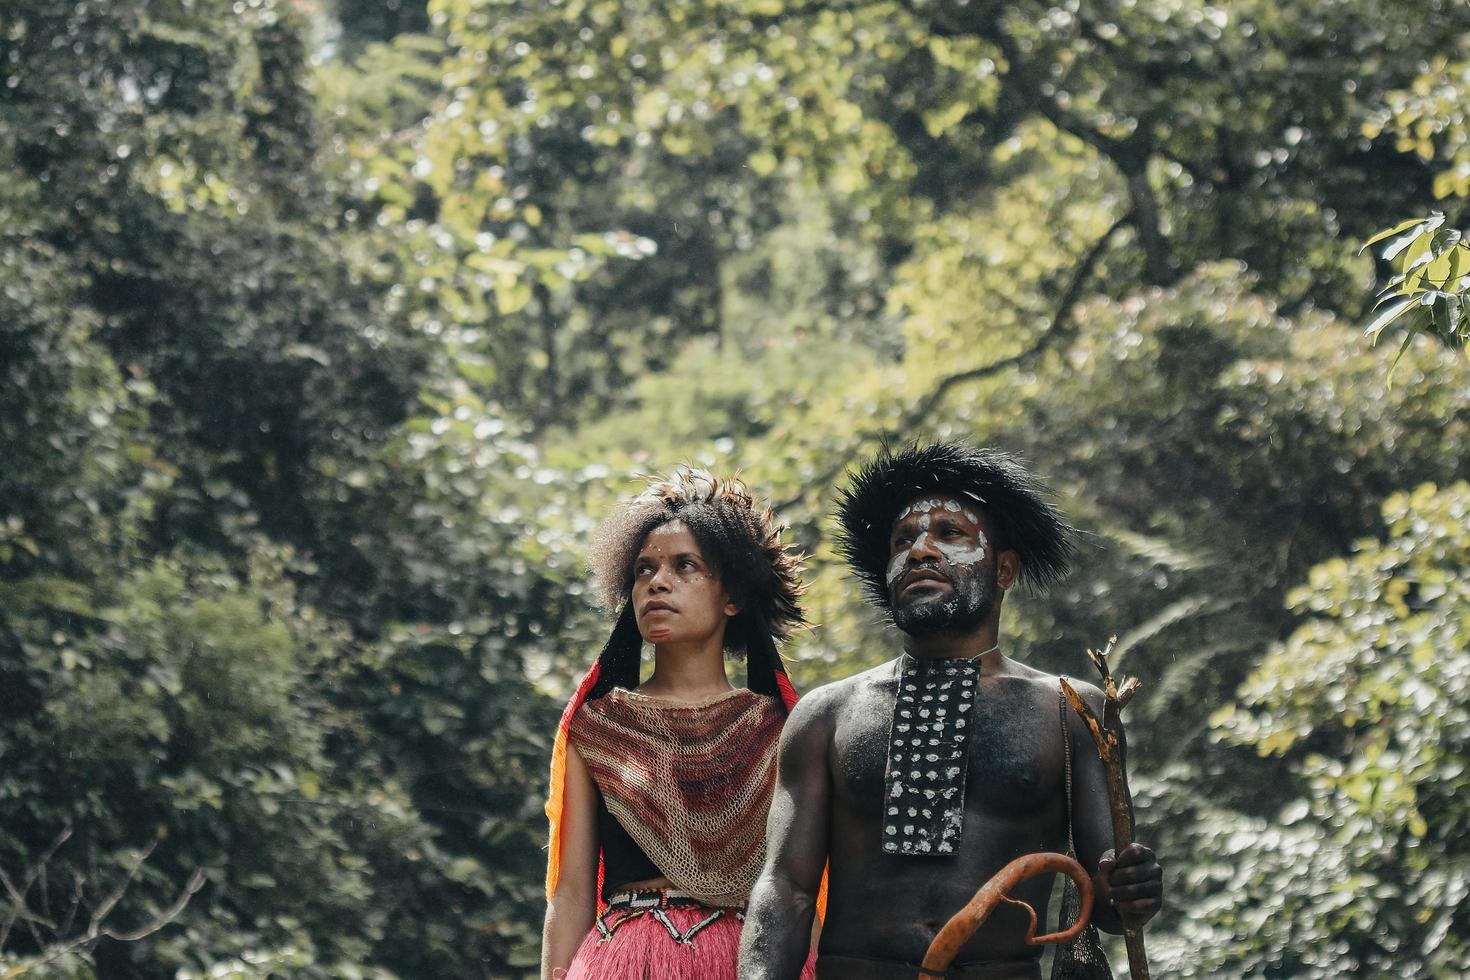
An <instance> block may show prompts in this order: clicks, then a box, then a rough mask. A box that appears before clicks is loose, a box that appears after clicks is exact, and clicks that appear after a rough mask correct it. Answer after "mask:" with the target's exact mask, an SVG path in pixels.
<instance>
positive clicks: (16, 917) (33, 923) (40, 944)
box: [0, 829, 206, 978]
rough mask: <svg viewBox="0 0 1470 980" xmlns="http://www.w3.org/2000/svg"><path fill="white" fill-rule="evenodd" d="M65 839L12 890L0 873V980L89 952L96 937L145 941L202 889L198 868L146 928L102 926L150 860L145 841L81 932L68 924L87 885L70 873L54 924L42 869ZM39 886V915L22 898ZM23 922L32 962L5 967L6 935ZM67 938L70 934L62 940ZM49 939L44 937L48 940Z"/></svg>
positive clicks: (10, 882)
mask: <svg viewBox="0 0 1470 980" xmlns="http://www.w3.org/2000/svg"><path fill="white" fill-rule="evenodd" d="M70 837H71V830H70V829H68V830H65V831H63V832H62V833H61V834H60V835H59V836H58V837H57V838H56V840H55V841H53V842H52V844H51V846H50V847H49V848H47V849H46V851H45V853H44V854H42V855H41V859H40V861H39V862H37V863H36V864H35V865H34V866H33V867H31V868H30V869H28V870H27V872H26V873H25V875H24V876H23V877H22V880H21V882H20V883H19V885H17V884H16V883H15V882H14V881H13V880H12V879H11V878H10V877H9V876H8V875H7V874H5V872H4V871H3V870H0V886H3V887H4V891H5V896H6V904H7V905H8V911H7V913H6V915H5V921H4V923H3V924H0V966H5V967H6V969H5V970H4V972H3V973H0V977H3V978H9V977H20V976H23V975H25V974H26V973H28V972H31V970H33V969H34V968H36V967H38V966H43V965H45V964H49V963H52V962H54V961H56V960H58V959H60V958H61V957H63V956H66V955H68V954H71V953H74V952H77V951H79V950H90V949H91V947H92V946H93V945H94V944H95V943H96V942H97V941H98V940H99V939H101V938H103V937H107V938H109V939H114V940H117V941H118V942H124V943H131V942H137V941H138V940H140V939H146V938H147V937H148V936H151V935H153V934H154V933H155V932H157V931H158V930H160V929H162V928H163V927H164V926H166V925H168V924H170V923H171V922H173V921H174V920H175V919H177V918H178V917H179V916H180V915H182V914H183V912H184V909H185V908H187V907H188V904H189V900H190V899H191V898H193V897H194V894H195V892H197V891H199V889H201V888H203V887H204V883H205V881H206V876H205V873H204V871H203V869H201V868H196V869H195V870H194V872H193V873H192V874H191V875H190V876H189V880H188V882H186V883H185V884H184V886H183V888H182V889H181V890H180V891H179V895H178V897H177V898H176V899H174V901H173V903H172V904H170V905H169V906H168V907H167V908H166V909H163V910H160V911H159V912H158V913H157V914H156V915H154V916H153V918H152V919H150V920H149V921H148V922H147V923H145V924H143V925H142V926H139V927H138V928H135V929H129V930H123V929H118V928H117V927H115V926H112V925H109V924H108V921H107V920H108V917H109V916H110V915H111V914H112V911H113V909H114V908H116V907H117V904H118V903H119V902H120V901H122V898H123V895H124V894H125V893H126V892H127V890H128V888H129V887H130V886H131V885H132V884H133V881H134V879H135V878H136V877H137V875H138V872H139V870H140V869H141V868H142V867H143V864H144V863H145V862H146V861H147V860H148V858H149V856H150V855H152V853H153V849H154V848H155V847H157V846H158V841H156V840H154V841H150V842H149V843H148V845H147V846H145V847H143V848H142V849H140V850H137V851H135V852H134V853H133V854H132V855H130V857H129V859H128V860H127V861H125V862H124V864H125V867H124V868H123V874H122V877H121V879H120V880H119V881H118V883H117V884H116V886H115V887H113V888H112V889H111V891H109V892H108V893H107V894H106V895H105V896H101V897H100V898H99V899H94V900H93V902H92V903H91V904H92V908H91V915H90V916H89V918H88V922H87V925H86V927H85V928H82V929H74V928H73V923H74V922H75V921H76V919H77V913H78V912H79V911H80V910H81V909H83V908H84V907H85V906H87V905H88V899H87V891H88V886H89V884H93V883H89V882H88V880H87V878H86V876H84V875H82V874H80V873H77V872H73V875H72V886H73V887H72V889H71V895H70V899H69V902H68V907H67V908H66V910H65V918H64V919H63V920H62V921H60V922H57V921H56V917H55V916H54V915H53V914H52V912H51V908H50V905H51V902H50V898H49V894H48V893H47V889H46V888H45V887H44V885H45V881H46V877H47V876H46V870H47V868H46V866H47V864H48V863H49V862H50V860H51V858H52V857H53V856H54V855H55V854H56V852H57V851H58V850H59V849H60V848H61V845H62V844H65V843H66V842H67V840H68V839H70ZM38 881H39V882H40V883H41V884H42V886H43V887H42V889H41V891H42V893H43V903H44V907H43V908H42V909H41V910H40V911H36V910H33V909H32V908H31V906H30V905H29V903H28V901H27V899H28V895H29V893H30V891H31V888H32V886H33V885H35V884H36V883H37V882H38ZM18 921H19V922H23V923H25V925H26V927H27V929H28V930H29V932H30V934H31V938H32V939H33V940H34V941H35V944H36V950H35V956H34V958H33V959H29V960H22V961H20V962H15V963H10V964H8V965H7V964H6V963H5V962H4V959H3V958H4V951H5V947H6V945H7V941H8V940H9V938H10V935H11V931H12V929H13V928H14V926H15V925H16V923H17V922H18ZM68 933H74V934H72V935H68ZM48 934H49V935H48Z"/></svg>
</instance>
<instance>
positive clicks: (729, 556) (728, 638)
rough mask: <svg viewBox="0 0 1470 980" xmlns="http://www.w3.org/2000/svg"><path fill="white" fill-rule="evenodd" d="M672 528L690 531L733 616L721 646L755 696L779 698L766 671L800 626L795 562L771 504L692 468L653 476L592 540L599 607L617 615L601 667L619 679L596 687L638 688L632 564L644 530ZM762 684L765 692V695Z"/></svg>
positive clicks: (591, 562) (797, 558)
mask: <svg viewBox="0 0 1470 980" xmlns="http://www.w3.org/2000/svg"><path fill="white" fill-rule="evenodd" d="M674 522H677V523H679V524H682V525H683V526H684V527H686V528H688V529H689V532H690V533H691V534H693V535H694V539H695V540H696V541H698V542H699V549H700V551H701V552H702V553H703V555H704V559H705V561H706V562H707V563H708V564H709V566H710V568H711V569H713V570H714V572H715V573H716V574H717V575H718V576H719V578H720V583H721V584H722V585H723V586H724V587H725V591H727V592H728V593H729V594H730V599H731V601H732V602H734V603H735V607H736V609H737V610H738V612H737V613H736V614H735V615H734V616H733V617H731V619H730V622H729V624H728V625H727V626H726V627H725V647H726V649H728V650H732V651H742V650H743V651H744V652H745V654H746V658H747V663H748V666H749V671H748V675H749V684H750V687H751V689H752V690H757V691H762V692H763V693H772V694H774V693H776V691H775V688H774V680H770V681H768V680H767V679H766V676H767V675H768V673H769V672H768V671H766V670H765V669H764V668H766V667H767V666H770V667H772V668H779V664H780V660H779V656H778V654H777V653H776V646H775V644H776V642H777V641H778V640H785V639H787V638H788V637H790V635H791V631H792V630H794V629H795V628H796V627H798V626H800V625H802V624H803V622H804V621H805V619H804V616H803V614H802V611H801V593H802V584H801V575H800V570H801V560H802V556H801V555H800V554H798V553H796V552H794V551H792V550H790V549H789V548H787V547H786V546H785V545H784V544H783V543H782V541H781V533H782V531H784V530H785V528H784V526H783V525H780V524H778V523H777V522H776V519H775V515H774V514H773V513H772V512H771V510H770V509H769V508H763V507H760V506H758V505H757V503H756V500H755V497H754V496H753V495H752V494H751V492H750V490H749V489H748V488H747V487H746V486H745V484H743V483H741V482H740V481H739V480H737V479H733V478H731V479H725V480H721V479H719V478H717V477H715V476H713V475H711V474H710V473H709V472H707V471H705V470H700V469H693V468H689V467H685V468H683V469H680V470H678V471H676V472H674V473H672V474H670V475H669V476H666V477H654V478H653V479H651V480H650V481H649V485H648V487H647V489H645V490H644V491H643V492H642V493H640V494H638V495H637V496H635V497H632V498H630V499H628V500H626V501H624V502H623V503H622V504H620V505H619V506H618V507H617V509H615V510H614V511H613V513H612V514H611V515H610V516H609V517H608V518H607V520H605V521H604V522H603V524H602V527H601V528H600V529H599V530H598V532H597V536H596V537H595V538H594V539H593V542H592V547H591V549H590V551H589V553H588V557H587V564H588V567H589V568H590V569H591V570H592V573H593V575H595V576H596V577H597V583H598V598H599V600H600V601H601V604H602V606H603V607H604V608H605V609H607V610H609V611H614V612H617V613H618V623H617V625H616V626H615V627H614V629H613V635H612V637H610V638H609V639H608V647H607V648H606V649H605V650H604V655H603V660H604V663H607V661H608V660H611V661H612V663H610V664H608V667H609V668H612V669H610V670H609V671H608V673H609V674H616V675H617V676H615V677H613V676H609V677H607V678H605V684H603V683H600V684H599V685H598V686H599V687H600V688H601V687H606V688H610V687H613V686H618V687H631V686H634V685H636V684H637V682H638V680H637V668H638V653H639V651H640V649H641V647H642V638H641V637H639V636H638V633H637V624H636V622H635V621H634V619H633V612H632V608H631V606H630V605H629V603H628V596H629V594H630V593H631V591H632V588H633V565H634V562H635V561H636V560H637V558H638V552H639V551H640V550H641V549H642V547H643V541H644V539H645V538H647V537H648V534H649V532H651V531H653V530H654V529H655V528H659V527H662V526H663V525H665V524H670V523H674ZM630 634H631V635H630ZM630 653H631V666H630V664H629V654H630ZM630 676H631V680H629V678H630ZM767 686H770V687H771V690H769V691H765V690H764V688H766V687H767ZM597 693H605V690H604V691H599V692H597ZM594 696H596V695H594Z"/></svg>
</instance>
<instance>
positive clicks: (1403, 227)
mask: <svg viewBox="0 0 1470 980" xmlns="http://www.w3.org/2000/svg"><path fill="white" fill-rule="evenodd" d="M1424 221H1425V219H1424V218H1410V219H1409V220H1408V221H1400V222H1399V223H1398V224H1396V225H1394V226H1393V227H1392V228H1385V229H1384V230H1383V231H1380V232H1379V233H1378V234H1376V235H1374V236H1373V237H1372V238H1370V239H1368V240H1367V241H1366V242H1364V243H1363V247H1362V248H1360V249H1358V254H1359V255H1362V254H1363V253H1364V252H1366V251H1368V249H1370V248H1372V247H1373V246H1374V245H1377V244H1378V243H1379V242H1381V241H1383V240H1384V239H1385V238H1392V237H1393V236H1394V235H1397V234H1399V233H1400V232H1403V231H1407V230H1408V229H1410V228H1413V227H1415V226H1416V225H1420V224H1423V223H1424Z"/></svg>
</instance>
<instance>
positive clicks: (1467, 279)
mask: <svg viewBox="0 0 1470 980" xmlns="http://www.w3.org/2000/svg"><path fill="white" fill-rule="evenodd" d="M1444 222H1445V217H1444V214H1443V213H1442V212H1439V211H1436V212H1434V213H1433V214H1431V215H1430V216H1429V217H1428V218H1424V219H1422V220H1420V219H1417V218H1411V219H1410V220H1408V221H1405V222H1402V223H1400V224H1397V225H1395V226H1393V227H1392V228H1388V229H1385V230H1383V231H1380V232H1379V233H1378V234H1376V235H1374V236H1373V237H1372V238H1370V239H1368V241H1367V242H1366V243H1364V245H1363V248H1364V249H1368V248H1371V247H1372V246H1374V245H1376V244H1378V243H1379V242H1384V243H1385V244H1384V245H1383V251H1382V256H1383V261H1385V262H1390V263H1392V264H1393V269H1394V274H1393V276H1392V278H1391V279H1389V282H1388V285H1387V286H1385V287H1384V288H1383V291H1382V292H1381V293H1379V298H1378V304H1377V305H1378V306H1380V307H1383V310H1382V312H1380V313H1379V314H1378V315H1377V316H1375V317H1374V318H1373V322H1372V323H1370V324H1368V329H1367V336H1368V338H1369V339H1370V340H1372V341H1373V342H1374V343H1377V342H1378V337H1379V335H1380V334H1382V333H1383V331H1384V330H1386V329H1388V327H1389V326H1390V325H1391V324H1393V323H1396V322H1398V321H1400V320H1402V321H1403V327H1404V340H1403V345H1402V346H1401V347H1400V348H1399V352H1400V356H1402V353H1403V351H1405V350H1407V349H1408V347H1409V345H1410V344H1412V343H1413V342H1414V338H1415V337H1416V336H1417V335H1419V334H1421V333H1423V334H1428V335H1429V336H1431V337H1434V338H1436V339H1437V340H1438V341H1439V342H1440V343H1442V344H1444V345H1445V346H1446V347H1449V348H1451V349H1452V350H1460V349H1461V348H1463V347H1464V346H1465V344H1466V341H1470V242H1466V241H1464V232H1461V231H1459V230H1458V229H1454V228H1445V227H1443V226H1444ZM1406 314H1407V316H1406ZM1394 365H1395V366H1397V365H1398V359H1397V358H1395V360H1394Z"/></svg>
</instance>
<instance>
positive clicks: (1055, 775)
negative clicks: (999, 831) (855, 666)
mask: <svg viewBox="0 0 1470 980" xmlns="http://www.w3.org/2000/svg"><path fill="white" fill-rule="evenodd" d="M969 717H970V724H969V735H968V738H967V743H968V744H967V745H966V749H965V756H966V763H965V764H966V771H965V780H964V783H965V789H964V793H965V810H966V811H967V812H979V813H984V814H989V815H993V816H995V817H997V818H1002V819H1012V820H1013V819H1021V818H1025V817H1026V816H1028V815H1030V814H1036V813H1041V812H1043V811H1045V810H1048V809H1049V808H1051V807H1052V806H1054V805H1055V803H1056V801H1057V800H1059V799H1060V794H1061V792H1062V779H1063V768H1064V754H1063V743H1062V728H1061V724H1062V723H1061V716H1060V714H1059V712H1058V710H1057V707H1056V705H1055V703H1051V704H1050V705H1048V704H1046V702H1045V701H1044V699H1039V698H1037V697H1035V696H1034V695H1033V694H1032V693H1031V692H1029V691H1019V692H1018V691H1014V690H1007V689H1005V688H1003V687H1002V688H1000V689H998V690H997V689H996V688H994V687H990V686H987V687H983V688H982V689H981V691H980V692H979V693H978V695H977V696H976V698H975V701H974V705H973V710H972V711H971V712H970V715H969ZM892 723H893V700H892V697H891V696H890V697H887V698H884V697H873V698H870V699H867V703H865V704H863V705H861V706H860V710H858V711H853V712H849V713H847V714H846V715H845V717H844V718H843V719H842V720H841V722H840V723H839V725H838V727H837V730H836V731H835V733H834V738H833V756H832V761H833V766H834V773H833V776H834V787H833V789H834V791H835V793H836V795H837V798H838V799H837V802H838V803H839V804H840V805H845V806H846V807H848V808H849V809H850V811H851V812H853V813H854V814H861V815H871V816H873V817H874V818H876V817H877V816H878V815H879V814H880V812H881V811H882V808H883V806H884V803H885V785H886V779H885V776H886V773H887V770H888V767H889V765H890V759H889V756H890V744H891V741H892V737H893V733H892V727H891V726H892ZM906 748H907V749H908V750H909V751H908V752H907V754H906V755H905V757H904V759H903V760H902V762H895V763H892V764H893V765H902V766H910V767H911V766H914V765H923V764H924V762H923V760H924V758H925V754H926V751H927V750H928V749H929V748H930V747H929V746H927V745H924V744H918V745H910V746H906ZM935 748H938V746H936V747H935Z"/></svg>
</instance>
